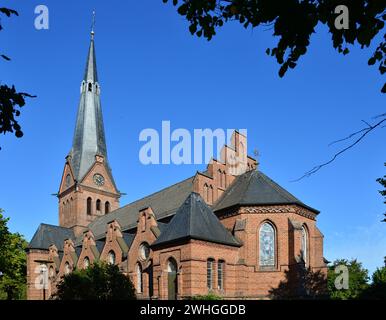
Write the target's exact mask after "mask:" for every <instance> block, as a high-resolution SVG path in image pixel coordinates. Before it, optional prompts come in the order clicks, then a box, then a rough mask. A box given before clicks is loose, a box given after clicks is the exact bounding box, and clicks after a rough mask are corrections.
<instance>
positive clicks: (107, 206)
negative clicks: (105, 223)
mask: <svg viewBox="0 0 386 320" xmlns="http://www.w3.org/2000/svg"><path fill="white" fill-rule="evenodd" d="M109 212H110V202H108V201H106V203H105V214H108V213H109Z"/></svg>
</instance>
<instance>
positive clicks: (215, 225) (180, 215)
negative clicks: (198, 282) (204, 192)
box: [152, 192, 240, 247]
mask: <svg viewBox="0 0 386 320" xmlns="http://www.w3.org/2000/svg"><path fill="white" fill-rule="evenodd" d="M187 239H199V240H205V241H209V242H215V243H221V244H226V245H231V246H240V243H239V242H238V241H237V240H236V239H235V238H234V237H233V236H232V234H231V233H230V232H229V231H228V230H227V229H226V228H225V227H224V226H223V225H222V223H221V222H220V220H219V219H218V218H217V217H216V215H215V214H214V213H213V211H212V210H211V209H210V208H209V207H208V205H207V204H206V203H205V201H204V200H203V199H202V198H201V196H200V195H199V194H198V193H195V192H192V193H191V194H190V195H189V196H188V197H187V198H186V200H185V201H184V203H183V204H182V205H181V207H180V208H179V209H178V210H177V212H176V214H175V215H174V217H173V218H172V220H171V221H170V222H169V223H168V225H167V226H166V228H165V229H164V230H163V231H162V233H161V235H160V236H159V237H158V239H157V240H156V241H154V242H153V244H152V246H153V247H154V246H159V245H165V244H168V243H173V242H175V241H178V240H187Z"/></svg>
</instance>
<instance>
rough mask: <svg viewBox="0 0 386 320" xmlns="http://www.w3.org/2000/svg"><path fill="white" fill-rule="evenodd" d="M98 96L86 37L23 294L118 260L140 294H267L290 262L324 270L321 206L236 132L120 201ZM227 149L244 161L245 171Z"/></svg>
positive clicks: (39, 295) (40, 292)
mask: <svg viewBox="0 0 386 320" xmlns="http://www.w3.org/2000/svg"><path fill="white" fill-rule="evenodd" d="M100 93H101V88H100V85H99V82H98V75H97V66H96V57H95V48H94V34H93V33H92V39H91V44H90V49H89V53H88V58H87V64H86V70H85V75H84V79H83V81H82V83H81V96H80V103H79V109H78V115H77V119H76V126H75V133H74V138H73V144H72V149H71V151H70V153H69V154H68V156H67V157H66V162H65V165H64V170H63V175H62V179H61V181H60V187H59V191H58V194H57V196H58V200H59V226H53V225H47V224H41V225H40V226H39V228H38V229H37V231H36V233H35V235H34V236H33V238H32V240H31V242H30V243H29V246H28V249H27V282H28V283H27V288H28V289H27V294H28V299H43V298H49V297H50V295H51V294H52V292H53V291H54V290H55V287H56V284H57V283H58V281H60V279H61V278H62V277H63V276H64V275H66V274H68V273H70V272H71V271H73V270H76V269H81V268H87V267H88V266H89V265H90V264H92V263H93V262H94V261H106V262H109V263H113V264H117V265H118V266H119V268H120V269H121V270H122V272H123V273H125V274H126V275H127V276H129V277H130V278H131V280H132V282H133V284H134V286H135V288H136V293H137V295H138V298H143V299H183V298H189V297H193V296H195V295H205V294H208V293H214V294H217V295H221V296H223V297H225V298H229V299H235V298H236V299H237V298H239V299H240V298H248V299H259V298H266V297H267V296H268V293H269V290H270V289H271V288H275V287H277V286H278V284H279V283H280V281H282V280H284V279H285V271H286V270H288V269H289V268H290V267H291V266H293V265H297V264H299V263H302V264H303V265H305V266H307V267H309V268H310V269H311V270H313V271H318V270H320V271H322V272H325V271H326V263H325V260H324V258H323V235H322V233H321V232H320V231H319V229H318V228H317V226H316V218H317V216H318V214H319V211H317V210H315V209H313V208H312V207H309V206H308V205H306V204H304V203H303V202H302V201H300V200H299V199H297V198H296V197H294V196H293V195H292V194H290V193H289V192H288V191H286V190H284V189H283V188H282V187H280V186H279V185H278V184H277V183H276V182H274V181H272V180H271V179H270V178H269V177H267V176H266V175H265V174H263V173H262V172H261V171H260V170H259V168H258V163H257V161H256V160H255V159H253V158H252V157H250V156H248V155H247V138H246V137H245V136H244V135H242V134H240V133H239V132H237V131H235V132H234V134H233V136H232V139H231V140H232V141H231V145H229V146H228V145H225V146H224V147H223V149H222V159H217V160H216V159H213V160H212V161H211V162H210V163H209V165H208V166H207V169H206V171H204V172H196V173H195V174H194V175H193V176H191V177H189V178H187V179H185V180H183V181H180V182H177V183H176V184H174V185H171V186H169V187H167V188H165V189H163V190H160V191H158V192H155V193H153V194H151V195H149V196H146V197H144V198H142V199H139V200H137V201H134V202H132V203H130V204H128V205H125V206H123V207H120V205H119V199H120V196H121V194H120V192H119V190H118V188H117V186H116V184H115V182H114V177H113V175H112V171H111V169H110V166H109V161H108V157H107V148H106V142H105V134H104V125H103V118H102V110H101V101H100ZM229 155H231V156H232V155H233V156H237V157H238V159H242V160H241V161H243V163H242V165H243V166H242V167H243V168H245V169H244V170H243V172H242V173H241V174H238V175H234V174H233V172H234V171H233V170H232V168H231V166H232V164H230V163H228V161H227V159H229ZM42 274H43V276H42ZM44 275H47V276H44Z"/></svg>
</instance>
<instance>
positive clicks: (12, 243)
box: [0, 209, 27, 300]
mask: <svg viewBox="0 0 386 320" xmlns="http://www.w3.org/2000/svg"><path fill="white" fill-rule="evenodd" d="M2 213H3V210H2V209H0V272H1V273H2V275H1V276H0V299H9V300H13V299H24V298H25V289H26V281H27V279H26V253H25V249H26V247H27V242H26V241H25V240H24V238H23V237H22V236H21V235H20V234H18V233H11V232H10V231H9V230H8V227H7V223H8V221H9V218H4V216H3V215H2Z"/></svg>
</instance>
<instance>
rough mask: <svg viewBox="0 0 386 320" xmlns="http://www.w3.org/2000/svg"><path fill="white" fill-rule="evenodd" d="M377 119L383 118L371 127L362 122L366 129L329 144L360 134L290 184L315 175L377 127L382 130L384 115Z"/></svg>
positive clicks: (385, 118)
mask: <svg viewBox="0 0 386 320" xmlns="http://www.w3.org/2000/svg"><path fill="white" fill-rule="evenodd" d="M375 118H377V119H379V118H383V119H382V120H380V121H378V122H377V123H375V124H373V125H371V124H369V123H368V122H366V121H363V122H364V123H366V125H367V127H366V128H363V129H361V130H359V131H356V132H354V133H352V134H350V135H349V136H347V137H346V138H343V139H339V140H336V141H334V142H332V143H330V144H329V145H332V144H335V143H338V142H342V141H345V140H349V139H351V138H352V137H354V136H356V135H358V134H360V133H361V135H360V137H359V138H358V139H356V140H355V141H354V142H352V143H351V144H350V145H348V146H347V147H345V148H344V149H342V150H340V151H339V152H337V153H336V154H335V155H334V156H333V157H332V158H331V159H330V160H328V161H326V162H324V163H322V164H319V165H317V166H315V167H313V168H312V169H311V170H309V171H307V172H305V173H304V174H303V176H301V177H300V178H298V179H296V180H292V181H291V182H297V181H300V180H302V179H304V178H308V177H310V176H311V175H313V174H315V173H316V172H318V171H319V170H320V169H322V168H323V167H325V166H327V165H329V164H330V163H332V162H333V161H335V159H336V158H338V157H339V156H340V155H341V154H342V153H344V152H346V151H347V150H349V149H351V148H353V147H354V146H355V145H357V144H358V143H359V142H361V141H362V140H363V139H364V138H365V137H366V136H367V135H368V134H369V133H370V132H372V131H373V130H374V129H376V128H377V127H381V128H384V127H385V126H381V124H382V123H384V122H386V113H384V114H382V115H379V116H376V117H374V119H375Z"/></svg>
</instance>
